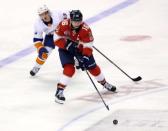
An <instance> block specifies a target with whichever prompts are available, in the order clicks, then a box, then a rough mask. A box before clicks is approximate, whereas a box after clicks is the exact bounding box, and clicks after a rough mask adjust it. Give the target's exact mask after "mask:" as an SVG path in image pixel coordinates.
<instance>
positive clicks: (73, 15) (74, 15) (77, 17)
mask: <svg viewBox="0 0 168 131" xmlns="http://www.w3.org/2000/svg"><path fill="white" fill-rule="evenodd" d="M70 19H71V20H72V21H82V19H83V15H82V13H81V11H80V10H72V11H71V12H70Z"/></svg>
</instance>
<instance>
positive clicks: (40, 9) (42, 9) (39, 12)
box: [38, 5, 49, 15]
mask: <svg viewBox="0 0 168 131" xmlns="http://www.w3.org/2000/svg"><path fill="white" fill-rule="evenodd" d="M47 11H48V12H49V9H48V7H47V6H46V5H43V6H41V7H39V8H38V15H41V14H42V13H44V12H47Z"/></svg>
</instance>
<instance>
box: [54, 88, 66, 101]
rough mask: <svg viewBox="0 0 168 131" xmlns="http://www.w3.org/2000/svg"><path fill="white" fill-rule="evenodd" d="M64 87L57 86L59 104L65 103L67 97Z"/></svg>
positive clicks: (56, 96) (56, 98)
mask: <svg viewBox="0 0 168 131" xmlns="http://www.w3.org/2000/svg"><path fill="white" fill-rule="evenodd" d="M63 92H64V89H61V88H57V91H56V94H55V102H57V103H59V104H64V102H65V97H64V94H63Z"/></svg>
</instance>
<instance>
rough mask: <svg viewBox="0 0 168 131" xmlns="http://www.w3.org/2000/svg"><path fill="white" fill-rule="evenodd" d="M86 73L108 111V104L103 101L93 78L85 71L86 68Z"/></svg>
mask: <svg viewBox="0 0 168 131" xmlns="http://www.w3.org/2000/svg"><path fill="white" fill-rule="evenodd" d="M86 74H87V75H88V77H89V79H90V81H91V82H92V84H93V86H94V87H95V89H96V91H97V93H98V94H99V96H100V98H101V100H102V101H103V103H104V105H105V107H106V109H107V110H108V111H109V107H108V105H107V104H106V103H105V101H104V99H103V97H102V96H101V94H100V92H99V90H98V89H97V87H96V85H95V83H94V82H93V80H92V78H91V77H90V75H89V73H88V72H87V70H86Z"/></svg>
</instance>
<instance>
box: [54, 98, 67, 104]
mask: <svg viewBox="0 0 168 131" xmlns="http://www.w3.org/2000/svg"><path fill="white" fill-rule="evenodd" d="M55 102H56V103H58V104H64V103H65V101H63V100H59V99H57V98H55Z"/></svg>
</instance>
